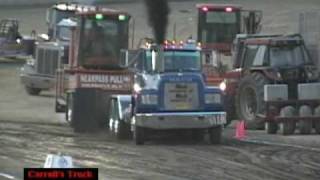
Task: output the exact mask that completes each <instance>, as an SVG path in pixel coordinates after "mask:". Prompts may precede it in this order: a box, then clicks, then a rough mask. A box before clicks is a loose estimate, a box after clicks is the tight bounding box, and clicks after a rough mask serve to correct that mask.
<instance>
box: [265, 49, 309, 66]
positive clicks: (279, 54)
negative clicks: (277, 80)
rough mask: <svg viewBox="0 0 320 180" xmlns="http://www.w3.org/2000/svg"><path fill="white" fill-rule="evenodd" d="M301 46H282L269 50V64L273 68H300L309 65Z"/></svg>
mask: <svg viewBox="0 0 320 180" xmlns="http://www.w3.org/2000/svg"><path fill="white" fill-rule="evenodd" d="M311 63H312V61H311V59H310V58H309V56H308V54H307V52H306V50H305V48H304V47H303V46H284V47H271V48H270V64H271V66H273V67H284V66H300V65H305V64H311Z"/></svg>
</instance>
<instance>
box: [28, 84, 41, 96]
mask: <svg viewBox="0 0 320 180" xmlns="http://www.w3.org/2000/svg"><path fill="white" fill-rule="evenodd" d="M25 89H26V91H27V93H28V94H29V95H32V96H37V95H39V94H40V92H41V89H39V88H32V87H28V86H26V87H25Z"/></svg>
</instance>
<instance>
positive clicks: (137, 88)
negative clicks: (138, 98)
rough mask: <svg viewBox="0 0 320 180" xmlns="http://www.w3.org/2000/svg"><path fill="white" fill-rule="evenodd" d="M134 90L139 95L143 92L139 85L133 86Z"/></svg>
mask: <svg viewBox="0 0 320 180" xmlns="http://www.w3.org/2000/svg"><path fill="white" fill-rule="evenodd" d="M133 90H134V92H136V93H139V92H140V91H141V90H142V88H141V86H140V85H139V84H137V83H135V84H134V85H133Z"/></svg>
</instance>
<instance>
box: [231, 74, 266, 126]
mask: <svg viewBox="0 0 320 180" xmlns="http://www.w3.org/2000/svg"><path fill="white" fill-rule="evenodd" d="M268 83H269V81H268V79H267V78H266V77H265V76H264V75H263V74H261V73H257V72H255V73H252V74H250V75H247V76H245V77H244V78H243V79H242V80H241V81H240V83H239V88H238V90H237V93H236V101H235V104H236V111H237V115H238V118H240V120H244V121H245V123H246V128H248V129H263V128H264V122H263V120H260V119H259V118H257V114H265V109H266V107H265V103H264V101H263V97H264V85H266V84H268Z"/></svg>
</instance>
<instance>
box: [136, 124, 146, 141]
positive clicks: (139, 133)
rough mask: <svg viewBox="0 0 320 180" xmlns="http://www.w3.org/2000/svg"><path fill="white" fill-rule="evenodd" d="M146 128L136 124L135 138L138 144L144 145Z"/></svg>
mask: <svg viewBox="0 0 320 180" xmlns="http://www.w3.org/2000/svg"><path fill="white" fill-rule="evenodd" d="M145 135H146V130H145V128H143V127H139V126H135V129H134V134H133V138H134V141H135V143H136V145H143V144H144V142H145Z"/></svg>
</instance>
